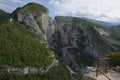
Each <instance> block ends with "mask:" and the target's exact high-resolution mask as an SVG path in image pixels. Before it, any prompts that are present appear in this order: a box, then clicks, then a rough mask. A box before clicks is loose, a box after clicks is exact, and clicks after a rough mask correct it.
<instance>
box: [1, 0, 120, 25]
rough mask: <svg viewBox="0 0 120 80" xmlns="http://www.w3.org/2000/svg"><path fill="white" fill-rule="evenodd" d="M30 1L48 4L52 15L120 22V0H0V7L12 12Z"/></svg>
mask: <svg viewBox="0 0 120 80" xmlns="http://www.w3.org/2000/svg"><path fill="white" fill-rule="evenodd" d="M28 2H36V3H39V4H42V5H44V6H46V7H47V8H48V9H49V11H50V16H52V17H54V16H56V15H61V16H62V15H63V16H78V17H87V18H92V19H97V20H102V21H108V22H119V23H120V0H0V9H3V10H5V11H7V12H12V11H13V10H15V9H16V8H17V7H22V6H23V5H25V4H27V3H28Z"/></svg>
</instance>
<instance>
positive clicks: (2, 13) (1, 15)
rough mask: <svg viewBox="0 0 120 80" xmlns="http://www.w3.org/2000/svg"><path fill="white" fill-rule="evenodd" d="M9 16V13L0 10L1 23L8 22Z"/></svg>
mask: <svg viewBox="0 0 120 80" xmlns="http://www.w3.org/2000/svg"><path fill="white" fill-rule="evenodd" d="M8 16H9V13H7V12H5V11H3V10H1V9H0V22H3V21H6V19H7V18H8Z"/></svg>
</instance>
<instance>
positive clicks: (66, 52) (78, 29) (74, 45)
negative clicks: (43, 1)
mask: <svg viewBox="0 0 120 80" xmlns="http://www.w3.org/2000/svg"><path fill="white" fill-rule="evenodd" d="M103 36H108V37H109V36H110V33H109V32H107V31H105V30H104V29H103V28H102V27H100V26H99V25H96V24H93V23H91V22H88V21H85V20H82V19H80V18H72V17H62V16H58V17H56V18H55V32H54V34H53V35H52V42H51V43H50V46H51V48H52V49H53V50H54V51H55V52H56V53H57V54H58V55H59V56H60V57H61V59H62V60H63V62H64V63H65V64H67V65H69V66H70V67H72V68H76V67H82V66H88V65H91V64H92V61H93V56H94V57H104V56H107V55H108V54H109V53H110V52H112V51H117V50H119V49H118V48H117V47H116V46H114V45H112V44H111V43H110V42H109V41H107V40H106V39H105V38H103Z"/></svg>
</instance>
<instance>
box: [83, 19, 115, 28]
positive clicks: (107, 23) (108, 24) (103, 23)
mask: <svg viewBox="0 0 120 80" xmlns="http://www.w3.org/2000/svg"><path fill="white" fill-rule="evenodd" d="M83 19H85V20H87V21H90V22H93V23H95V24H99V25H102V26H105V27H111V26H116V25H117V24H114V23H109V22H105V21H99V20H94V19H88V18H83Z"/></svg>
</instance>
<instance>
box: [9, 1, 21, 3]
mask: <svg viewBox="0 0 120 80" xmlns="http://www.w3.org/2000/svg"><path fill="white" fill-rule="evenodd" d="M9 1H11V2H15V3H17V2H22V1H21V0H9Z"/></svg>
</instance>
